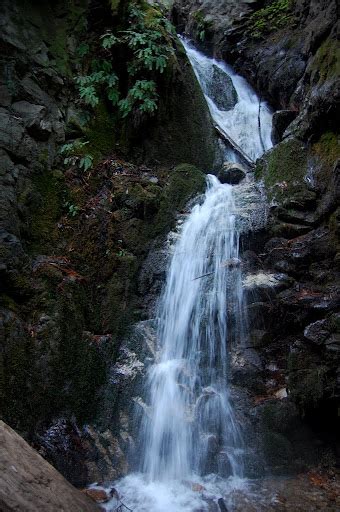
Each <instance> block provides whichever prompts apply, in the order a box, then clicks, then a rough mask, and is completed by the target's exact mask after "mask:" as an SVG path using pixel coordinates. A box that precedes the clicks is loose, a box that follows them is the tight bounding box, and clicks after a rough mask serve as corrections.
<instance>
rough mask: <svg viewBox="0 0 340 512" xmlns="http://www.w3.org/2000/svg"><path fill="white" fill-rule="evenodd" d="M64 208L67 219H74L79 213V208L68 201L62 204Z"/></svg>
mask: <svg viewBox="0 0 340 512" xmlns="http://www.w3.org/2000/svg"><path fill="white" fill-rule="evenodd" d="M64 208H65V209H66V210H67V215H68V216H69V217H76V216H77V215H78V213H79V207H78V206H76V205H75V204H73V203H71V202H70V201H66V202H65V203H64Z"/></svg>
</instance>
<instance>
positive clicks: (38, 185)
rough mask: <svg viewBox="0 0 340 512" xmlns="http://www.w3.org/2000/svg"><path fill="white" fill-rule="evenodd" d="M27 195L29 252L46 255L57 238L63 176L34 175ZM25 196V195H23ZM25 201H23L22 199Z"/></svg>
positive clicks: (50, 172)
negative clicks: (31, 200) (31, 199)
mask: <svg viewBox="0 0 340 512" xmlns="http://www.w3.org/2000/svg"><path fill="white" fill-rule="evenodd" d="M33 187H34V188H33V195H32V189H30V191H29V193H30V195H31V198H32V197H33V203H32V204H30V205H28V208H29V210H30V218H29V221H30V242H29V244H30V250H31V251H32V252H33V253H40V254H41V253H46V251H47V249H48V247H49V246H50V245H51V244H53V242H54V241H55V240H56V237H57V234H58V233H57V227H56V222H57V220H58V219H59V217H60V215H61V213H62V205H63V198H64V195H65V185H64V177H63V174H62V173H60V172H57V171H45V172H42V173H40V174H37V175H35V177H34V179H33ZM23 196H25V194H23ZM23 201H25V199H23Z"/></svg>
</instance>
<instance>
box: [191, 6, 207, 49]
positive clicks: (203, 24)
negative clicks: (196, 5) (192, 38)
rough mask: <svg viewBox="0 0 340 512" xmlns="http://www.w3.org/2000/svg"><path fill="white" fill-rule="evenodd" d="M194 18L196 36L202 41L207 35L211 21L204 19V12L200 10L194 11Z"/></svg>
mask: <svg viewBox="0 0 340 512" xmlns="http://www.w3.org/2000/svg"><path fill="white" fill-rule="evenodd" d="M194 20H195V23H196V37H197V39H198V40H199V41H201V42H202V43H203V42H204V41H205V39H206V37H207V32H208V30H209V28H210V26H211V23H210V21H208V20H206V19H205V17H204V14H203V13H202V11H200V10H198V11H196V12H195V13H194Z"/></svg>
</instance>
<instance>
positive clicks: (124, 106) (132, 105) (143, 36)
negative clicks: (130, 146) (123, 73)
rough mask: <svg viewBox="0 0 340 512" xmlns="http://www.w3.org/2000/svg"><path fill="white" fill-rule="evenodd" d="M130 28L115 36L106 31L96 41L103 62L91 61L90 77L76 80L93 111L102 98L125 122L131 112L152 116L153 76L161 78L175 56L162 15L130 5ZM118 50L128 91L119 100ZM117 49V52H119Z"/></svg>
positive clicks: (155, 97)
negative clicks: (123, 58)
mask: <svg viewBox="0 0 340 512" xmlns="http://www.w3.org/2000/svg"><path fill="white" fill-rule="evenodd" d="M127 23H128V25H129V28H127V29H126V30H122V31H120V32H118V33H116V34H114V33H113V32H112V30H107V31H105V32H104V34H102V35H101V36H100V38H99V48H98V47H97V49H95V52H96V54H100V55H101V56H102V55H105V58H101V59H93V60H92V62H91V64H90V73H88V74H86V75H82V76H78V77H77V78H76V83H77V85H78V88H79V95H80V98H81V99H82V100H83V101H84V103H85V104H86V105H89V106H90V107H92V108H95V107H96V106H97V105H98V104H99V100H100V97H101V94H102V93H103V92H104V93H105V96H106V97H107V98H108V99H109V100H110V102H111V103H112V105H113V106H118V112H119V113H120V115H121V116H122V117H123V118H125V117H127V116H128V115H129V114H130V113H131V112H132V111H133V110H135V109H137V110H139V111H140V112H141V113H144V114H148V115H151V114H153V113H154V112H155V111H156V109H157V102H158V94H157V90H156V89H157V86H156V81H155V79H154V78H155V77H154V75H155V74H158V73H159V74H162V73H163V72H164V71H165V69H166V67H167V65H168V62H169V59H170V57H171V56H172V55H173V54H174V49H173V45H172V39H171V37H172V35H173V33H174V27H173V26H172V24H171V23H170V22H169V20H167V19H166V18H165V16H163V15H162V13H161V11H160V10H158V9H155V8H154V7H152V8H151V7H150V6H147V7H145V5H144V4H143V3H141V4H140V5H138V4H137V3H132V4H131V5H130V7H129V10H128V19H127ZM114 47H119V48H120V49H121V51H123V54H127V55H128V59H127V64H126V69H127V73H128V84H129V88H128V90H127V93H126V92H125V97H123V98H121V95H122V94H121V91H120V88H119V80H118V76H117V75H116V73H115V72H114V71H113V64H112V63H113V62H114V60H113V54H112V52H113V48H114ZM119 48H118V50H117V51H119Z"/></svg>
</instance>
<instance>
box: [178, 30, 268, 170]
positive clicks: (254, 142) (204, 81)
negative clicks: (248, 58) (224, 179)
mask: <svg viewBox="0 0 340 512" xmlns="http://www.w3.org/2000/svg"><path fill="white" fill-rule="evenodd" d="M182 43H183V46H184V48H185V50H186V53H187V55H188V58H189V60H190V62H191V65H192V67H193V69H194V71H195V74H196V76H197V79H198V81H199V83H200V85H201V87H202V90H203V92H204V94H205V97H206V100H207V103H208V106H209V109H210V113H211V115H212V118H213V119H214V121H215V123H216V124H217V125H218V126H219V127H221V128H222V129H223V130H224V131H225V132H226V133H227V134H228V135H229V136H230V137H231V139H233V140H234V141H235V142H236V143H237V144H238V145H239V146H240V147H241V148H242V149H243V151H244V152H245V153H246V155H248V156H249V157H250V158H251V159H252V160H256V158H259V157H260V156H261V155H262V153H264V151H266V150H267V149H270V148H271V147H272V141H271V127H272V114H271V112H270V109H269V108H268V106H267V104H266V103H264V102H261V101H260V99H259V98H258V96H257V95H256V93H255V91H254V90H253V89H252V88H251V87H250V85H249V84H248V83H247V82H246V80H245V79H244V78H243V77H241V76H239V75H237V74H236V73H235V72H234V71H233V69H232V68H231V67H230V66H228V65H227V64H225V63H224V62H220V61H217V60H215V59H211V58H209V57H207V56H206V55H203V54H202V53H200V52H199V51H198V50H196V49H195V48H194V47H193V46H191V45H190V44H189V43H188V42H187V41H186V40H184V39H183V40H182ZM230 88H232V89H233V90H234V98H233V95H232V93H231V92H230ZM226 90H227V91H228V90H229V95H227V96H226V98H225V100H224V102H220V97H221V93H222V94H223V92H224V93H225V91H226ZM235 93H236V94H235ZM230 96H231V98H230ZM228 100H229V101H228ZM230 100H231V102H230ZM228 103H229V105H228ZM233 103H234V104H233ZM226 157H227V159H228V160H230V161H235V160H236V159H237V155H236V154H235V153H233V151H230V150H229V151H227V155H226Z"/></svg>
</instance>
